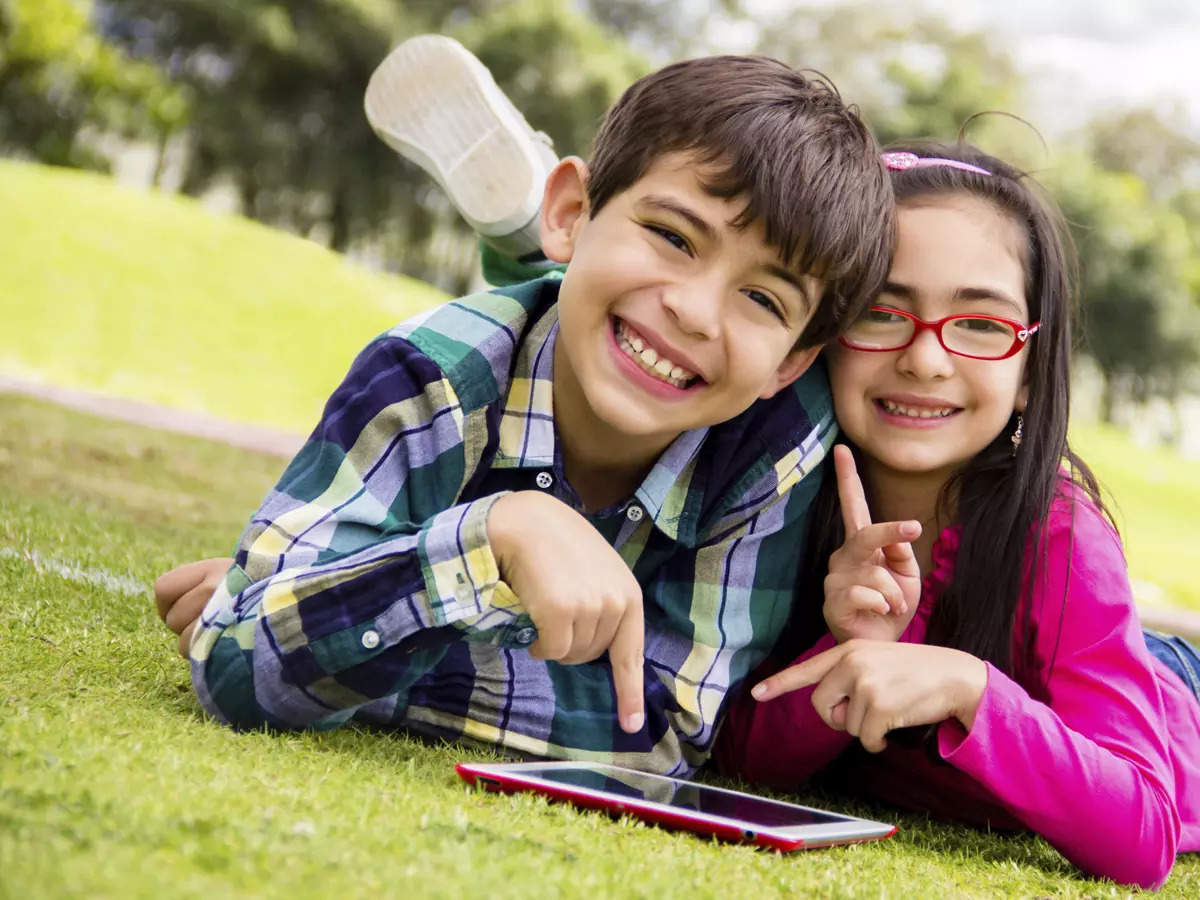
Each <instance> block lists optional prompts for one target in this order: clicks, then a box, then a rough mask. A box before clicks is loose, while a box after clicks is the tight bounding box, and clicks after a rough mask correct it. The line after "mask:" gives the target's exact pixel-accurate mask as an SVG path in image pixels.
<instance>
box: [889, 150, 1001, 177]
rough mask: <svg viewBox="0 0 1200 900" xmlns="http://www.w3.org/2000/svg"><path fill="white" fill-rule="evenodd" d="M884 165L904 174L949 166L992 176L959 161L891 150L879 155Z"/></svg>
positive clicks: (983, 170)
mask: <svg viewBox="0 0 1200 900" xmlns="http://www.w3.org/2000/svg"><path fill="white" fill-rule="evenodd" d="M879 158H880V159H882V160H883V164H884V165H885V166H887V167H888V168H889V169H895V170H897V171H900V172H903V171H904V170H905V169H916V168H920V167H923V166H949V167H950V168H951V169H962V170H963V171H964V172H974V173H975V174H976V175H991V174H992V173H991V172H989V171H988V170H987V169H981V168H979V166H973V165H971V164H970V163H967V162H962V161H961V160H958V159H941V158H940V157H936V156H917V154H915V153H909V152H908V151H907V150H889V151H887V152H886V153H881V154H879Z"/></svg>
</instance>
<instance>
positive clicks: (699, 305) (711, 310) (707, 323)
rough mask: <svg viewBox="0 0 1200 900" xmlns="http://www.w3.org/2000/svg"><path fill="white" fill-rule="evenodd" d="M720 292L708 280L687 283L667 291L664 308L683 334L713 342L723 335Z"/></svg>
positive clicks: (671, 287) (669, 288)
mask: <svg viewBox="0 0 1200 900" xmlns="http://www.w3.org/2000/svg"><path fill="white" fill-rule="evenodd" d="M722 302H723V299H722V297H721V292H720V290H719V289H718V288H717V287H715V286H714V285H712V284H708V283H707V282H704V281H692V282H684V283H680V284H673V285H670V286H668V287H667V288H665V289H664V291H663V300H662V303H663V306H664V307H665V308H666V310H667V313H668V314H669V315H670V316H671V318H672V319H674V320H675V322H676V324H677V325H678V326H679V329H680V331H683V332H684V333H686V334H690V335H694V336H696V337H699V338H705V339H707V340H713V339H715V338H716V337H717V336H718V335H720V333H721V304H722Z"/></svg>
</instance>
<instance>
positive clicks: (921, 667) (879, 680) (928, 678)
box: [750, 640, 988, 753]
mask: <svg viewBox="0 0 1200 900" xmlns="http://www.w3.org/2000/svg"><path fill="white" fill-rule="evenodd" d="M987 677H988V676H987V664H986V663H984V662H983V660H981V659H979V658H978V657H975V656H972V655H971V654H969V653H964V652H963V651H961V650H952V649H950V648H949V647H934V646H930V645H927V644H898V643H895V642H894V641H857V640H856V641H850V642H848V643H845V644H839V645H838V646H836V647H832V648H830V649H829V650H826V651H824V652H823V653H818V654H817V655H816V656H813V657H811V658H809V659H806V660H805V661H804V662H802V663H799V664H797V665H794V666H791V667H789V668H787V669H784V670H783V671H782V672H778V673H776V674H775V675H772V676H771V677H770V678H768V679H766V680H765V681H762V682H760V683H759V684H757V685H755V686H754V689H753V690H752V691H751V692H750V693H751V694H752V695H753V697H754V698H755V699H756V700H760V701H766V700H772V699H774V698H775V697H778V696H779V695H780V694H786V693H788V692H789V691H795V690H799V689H800V688H803V687H808V686H809V685H812V684H815V685H817V688H816V690H814V691H813V693H812V704H813V708H814V709H816V711H817V715H819V716H820V717H821V718H822V719H823V720H824V721H825V724H826V725H828V726H829V727H830V728H833V729H835V730H837V731H845V732H848V733H849V734H852V735H854V736H855V737H857V738H858V739H859V741H860V742H861V743H862V745H863V747H864V748H866V749H867V750H869V751H871V752H872V753H878V752H879V751H880V750H883V749H884V748H885V747H886V746H887V733H888V732H889V731H891V730H893V729H895V728H907V727H908V726H910V725H931V724H934V723H937V722H942V721H945V720H946V719H950V718H956V719H958V720H959V722H961V723H962V726H963V728H965V729H966V730H967V731H970V730H971V726H972V725H974V724H975V713H976V712H977V711H978V710H979V701H980V700H981V699H982V698H983V692H984V690H986V689H987Z"/></svg>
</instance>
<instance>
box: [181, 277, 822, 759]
mask: <svg viewBox="0 0 1200 900" xmlns="http://www.w3.org/2000/svg"><path fill="white" fill-rule="evenodd" d="M558 286H559V276H558V275H557V274H551V275H549V276H547V277H545V278H542V279H539V280H536V281H531V282H527V283H525V284H522V285H517V286H514V287H511V288H504V289H498V290H495V291H492V292H489V293H484V294H477V295H473V296H470V297H467V298H465V299H462V300H458V301H454V302H451V303H448V304H445V305H443V306H440V307H437V308H436V309H434V310H432V311H430V312H428V313H425V314H424V315H422V316H418V317H417V318H415V319H413V320H410V321H408V322H405V323H403V324H401V325H399V326H397V327H396V328H394V329H393V330H391V331H389V332H387V333H386V334H384V335H382V336H380V337H379V338H377V339H375V340H374V341H373V342H372V343H371V344H369V345H368V346H367V348H366V349H365V350H364V351H363V352H362V353H361V354H360V355H359V357H358V358H357V359H356V360H355V362H354V364H353V366H352V367H351V369H350V372H349V374H348V375H347V376H346V379H345V381H344V382H343V383H342V384H341V386H340V387H339V388H338V389H337V390H336V391H335V392H334V394H333V396H332V397H331V398H330V400H329V403H328V405H327V406H326V408H325V412H324V415H323V417H322V419H321V421H320V423H319V424H318V425H317V427H316V429H315V430H314V432H313V434H312V436H311V437H310V438H309V440H308V442H307V443H306V444H305V446H304V447H303V448H302V449H301V450H300V452H299V453H298V454H297V456H296V457H295V459H293V460H292V462H291V463H290V464H289V465H288V467H287V469H286V470H285V471H284V473H283V475H282V477H281V478H280V481H279V484H278V485H277V486H276V487H275V488H274V489H273V490H272V491H271V492H270V493H269V494H268V496H267V498H266V500H265V501H264V502H263V505H262V507H261V508H260V509H259V510H258V512H256V513H255V514H254V516H253V518H252V519H251V520H250V523H249V525H248V526H247V528H246V530H245V532H244V534H243V535H242V538H241V540H240V542H239V545H238V548H237V550H236V559H235V565H234V566H233V568H232V569H230V571H229V573H228V575H227V576H226V578H225V582H224V585H223V586H222V587H221V588H218V590H217V591H216V593H215V594H214V595H213V597H212V599H211V601H210V602H209V604H208V606H207V607H206V608H205V610H204V613H203V615H202V616H201V620H200V624H199V626H198V627H197V629H196V632H195V635H194V637H193V640H192V646H191V659H192V678H193V682H194V684H195V687H196V691H197V693H198V694H199V697H200V699H201V702H202V703H203V705H204V707H205V708H206V709H207V710H208V711H209V712H210V713H212V714H213V715H214V716H216V717H217V718H218V719H221V720H222V721H224V722H227V723H229V724H231V725H234V726H236V727H243V728H253V727H259V726H262V725H271V726H276V727H283V728H296V727H316V728H327V727H333V726H336V725H339V724H341V723H343V722H345V721H347V720H349V719H351V718H352V717H353V718H355V719H358V720H364V721H369V722H373V723H379V724H387V725H392V726H399V727H403V728H406V729H411V730H414V731H418V732H421V733H424V734H426V735H431V736H436V737H443V738H450V739H460V738H467V739H473V740H478V741H482V742H486V743H489V744H493V745H500V746H502V747H504V748H506V749H507V750H508V751H510V752H513V753H516V754H518V755H532V756H539V757H563V758H573V759H586V760H597V761H604V762H612V763H616V764H619V765H626V766H631V767H633V768H638V769H645V770H649V771H656V772H663V773H670V774H676V775H679V774H683V775H686V774H689V773H690V772H691V771H692V770H693V769H694V768H695V767H696V766H698V765H700V764H701V763H703V762H704V760H705V759H706V758H707V756H708V753H709V751H710V748H711V746H712V743H713V739H714V736H715V730H716V727H717V724H718V722H719V720H720V718H721V716H722V712H723V709H724V706H725V701H726V697H727V695H728V694H729V692H730V690H731V688H733V687H734V686H735V685H737V684H738V683H739V682H740V681H741V680H742V679H744V678H745V677H746V676H747V674H748V673H749V672H750V671H751V670H752V669H753V668H754V667H755V666H756V665H757V664H758V663H759V662H760V661H761V660H762V659H763V658H764V656H765V655H766V654H767V652H768V651H769V650H770V649H771V647H772V645H773V644H774V642H775V639H776V638H777V636H778V635H779V632H780V630H781V628H782V626H783V624H784V622H785V621H786V618H787V615H788V609H789V607H790V604H791V602H792V592H793V589H794V584H795V576H796V569H797V565H798V558H799V555H800V548H801V546H802V542H803V540H804V532H805V526H806V523H807V511H808V507H809V504H810V502H811V499H812V497H813V495H814V494H815V492H816V486H817V482H818V480H819V478H818V477H815V476H814V477H811V478H805V476H806V475H807V474H809V473H810V472H812V470H813V469H814V468H815V467H817V466H818V464H819V463H820V462H821V460H822V459H823V458H824V457H825V455H826V451H827V449H828V447H829V445H830V444H831V443H832V440H833V437H834V433H835V426H834V422H833V414H832V409H831V405H830V397H829V389H828V384H827V381H826V377H825V374H824V369H823V368H822V367H821V366H820V365H818V366H816V367H814V369H813V370H812V371H811V372H810V373H809V374H806V375H805V376H804V377H803V378H801V379H800V380H799V381H798V382H797V383H796V385H794V386H793V388H792V389H790V390H786V391H781V392H780V393H779V394H777V395H776V396H775V397H774V398H772V399H771V400H769V401H759V402H757V403H755V404H754V406H752V407H751V408H750V409H749V410H747V411H746V412H745V413H743V414H742V415H740V416H738V417H737V418H735V419H733V420H731V421H729V422H726V423H723V424H721V425H719V426H714V427H711V428H700V429H696V430H694V431H688V432H685V433H683V434H681V435H680V436H679V437H678V438H677V439H676V440H675V441H674V442H673V443H672V444H671V445H670V446H669V447H668V448H667V449H666V450H665V451H664V452H663V454H662V456H661V457H660V458H659V459H658V461H657V463H656V464H655V465H654V467H653V469H652V470H651V471H650V473H649V474H648V475H647V476H646V478H645V480H644V481H643V482H642V484H641V485H640V486H639V487H638V489H637V491H636V492H635V494H634V496H633V497H631V498H629V499H628V500H627V501H625V502H622V503H619V504H616V505H614V506H612V507H610V508H608V509H603V510H600V511H598V512H584V510H583V509H582V506H581V504H580V502H579V500H578V498H577V496H576V495H575V493H574V491H572V489H571V487H570V485H569V484H568V483H567V481H566V478H565V477H564V476H563V461H562V458H561V452H560V448H559V445H558V442H557V440H556V435H555V428H554V416H553V402H552V396H551V387H552V384H551V367H552V361H553V357H554V344H555V337H556V335H557V333H558V318H557V307H556V306H555V301H556V300H557V297H558ZM516 490H543V491H547V492H549V493H551V494H552V495H553V496H555V497H557V498H558V499H560V500H562V501H563V502H564V503H567V504H568V505H570V506H571V507H572V508H574V509H576V510H578V511H579V512H580V513H581V514H583V515H585V516H586V518H587V520H588V521H589V522H590V523H591V524H592V525H593V526H594V527H595V528H596V529H597V530H598V531H599V532H600V533H601V534H603V535H604V537H605V538H606V539H607V540H608V541H609V542H610V543H611V544H612V546H613V547H614V548H616V550H617V551H618V553H620V555H621V557H622V558H623V559H624V560H625V562H626V563H627V564H628V565H629V566H630V568H631V569H632V571H633V573H634V575H635V577H636V578H637V580H638V583H639V584H640V585H641V587H642V591H643V602H644V608H645V622H646V640H645V701H646V725H645V727H644V728H643V729H642V731H641V732H640V733H638V734H633V735H630V734H626V733H624V732H623V731H621V729H620V727H619V725H618V724H617V717H616V699H615V692H614V688H613V680H612V670H611V667H610V665H609V663H608V658H607V655H605V656H602V657H600V658H599V659H597V660H595V661H593V662H590V663H585V664H582V665H573V666H565V665H560V664H557V663H554V662H546V661H542V660H537V659H534V658H533V657H531V656H530V655H529V653H528V652H527V650H526V649H525V648H527V647H528V645H529V644H531V643H532V642H533V641H534V640H536V638H537V631H536V629H535V628H534V627H533V625H532V622H531V621H530V619H529V616H528V614H526V613H525V612H524V611H523V609H522V608H521V604H520V601H519V599H518V598H517V597H516V596H515V595H514V594H513V592H512V591H511V590H510V589H509V588H508V586H507V585H506V584H505V583H504V581H503V579H502V573H501V572H500V571H499V569H498V567H497V564H496V559H495V557H494V556H493V554H492V551H491V548H490V546H489V544H488V539H487V515H488V510H489V509H490V508H491V506H492V504H493V503H494V502H495V501H496V500H497V499H498V498H499V497H500V496H503V495H504V494H505V493H506V492H509V491H516ZM531 539H536V538H535V536H531Z"/></svg>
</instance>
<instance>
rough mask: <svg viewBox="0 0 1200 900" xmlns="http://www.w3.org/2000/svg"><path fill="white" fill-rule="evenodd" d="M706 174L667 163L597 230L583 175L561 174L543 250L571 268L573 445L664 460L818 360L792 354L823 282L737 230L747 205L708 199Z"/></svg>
mask: <svg viewBox="0 0 1200 900" xmlns="http://www.w3.org/2000/svg"><path fill="white" fill-rule="evenodd" d="M698 173H699V174H704V171H703V169H698V167H697V166H696V165H695V164H694V163H693V162H692V160H691V158H690V157H689V156H688V155H685V154H670V155H666V156H663V157H660V158H659V159H658V160H657V161H656V162H655V163H654V164H653V165H652V166H651V167H650V169H649V170H648V171H647V172H646V174H645V175H644V176H643V177H642V178H641V179H639V180H638V181H637V182H636V183H635V184H633V185H632V186H631V187H629V188H628V189H626V190H624V191H622V192H621V193H619V194H616V195H615V196H613V197H612V199H611V200H609V201H608V203H607V204H606V205H605V206H604V207H603V208H602V209H601V210H600V212H599V213H598V214H597V215H596V216H594V217H592V216H590V215H589V214H588V210H587V200H586V183H585V182H586V169H585V168H584V167H583V164H582V163H581V162H580V161H579V160H564V161H563V162H562V163H560V164H559V167H558V168H557V169H555V171H554V172H553V173H551V176H550V178H549V180H548V183H547V189H546V201H545V204H544V206H543V221H542V243H543V247H544V248H545V249H546V253H547V255H548V256H549V257H550V258H552V259H555V260H558V261H560V262H568V263H569V265H568V266H567V271H566V275H565V276H564V278H563V284H562V288H561V292H560V295H559V296H560V299H559V323H560V324H559V328H560V330H559V337H558V344H557V348H556V351H555V359H554V390H555V416H556V418H557V419H558V420H559V423H560V429H569V431H570V434H569V435H566V434H564V437H568V438H569V440H568V443H569V444H575V445H576V446H594V447H595V449H597V450H599V449H600V447H602V446H610V445H611V446H620V445H621V444H622V443H623V444H624V446H625V447H626V449H627V450H628V451H630V453H631V454H636V453H637V452H638V451H645V452H654V453H657V452H659V451H661V450H662V449H663V448H664V447H666V445H667V444H669V443H670V442H671V441H672V440H674V438H675V437H677V436H678V435H679V434H680V433H682V432H684V431H687V430H689V429H692V428H697V427H700V426H704V425H714V424H717V423H719V422H723V421H726V420H727V419H731V418H733V417H734V416H736V415H738V414H739V413H741V412H742V411H744V410H745V409H746V408H747V407H749V406H750V405H751V404H752V403H753V402H754V401H755V400H756V399H758V398H766V397H770V396H772V395H773V394H775V393H776V392H777V391H779V390H781V389H782V388H784V387H786V386H787V385H788V384H790V383H791V382H792V381H794V380H795V379H796V378H798V377H799V376H800V375H801V374H802V373H803V372H804V370H805V369H806V368H807V367H808V366H809V364H811V362H812V360H813V359H814V358H815V356H816V353H817V351H818V349H819V348H808V349H805V350H801V351H794V350H793V347H794V346H795V344H796V341H797V339H798V338H799V337H800V334H801V332H802V331H803V330H804V326H805V325H806V323H807V322H808V320H809V318H810V316H811V315H812V312H813V310H814V309H815V307H816V304H817V303H818V302H820V296H821V290H822V283H821V281H820V280H819V279H817V278H814V277H812V276H807V275H801V274H799V273H796V272H794V271H791V270H789V269H788V268H787V267H785V266H784V264H783V263H782V261H781V260H780V259H779V256H778V253H777V251H776V250H775V249H774V248H772V247H771V246H769V245H768V244H767V243H766V240H765V238H764V236H763V229H762V226H761V224H760V223H755V224H753V225H751V226H750V227H747V228H745V229H743V230H740V231H739V230H737V229H735V228H733V227H732V226H731V225H730V224H729V222H730V221H732V220H734V219H736V217H737V216H738V214H739V213H740V212H741V211H742V209H743V207H744V205H745V202H744V198H740V197H739V198H733V199H722V198H719V197H714V196H712V195H711V194H709V193H707V192H706V191H705V190H704V188H703V187H702V186H701V183H700V181H699V179H698V178H697V174H698ZM798 214H799V212H798Z"/></svg>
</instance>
